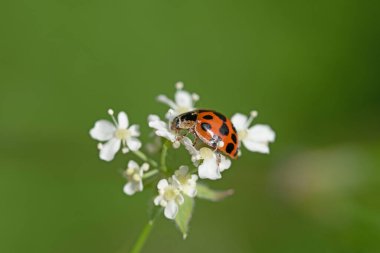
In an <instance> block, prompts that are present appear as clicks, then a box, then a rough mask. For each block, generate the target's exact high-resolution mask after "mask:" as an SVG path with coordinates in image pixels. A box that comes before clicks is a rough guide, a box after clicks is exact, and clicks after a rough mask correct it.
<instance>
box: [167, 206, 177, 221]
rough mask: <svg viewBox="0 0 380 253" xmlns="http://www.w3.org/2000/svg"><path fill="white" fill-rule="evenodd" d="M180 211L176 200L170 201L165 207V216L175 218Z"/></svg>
mask: <svg viewBox="0 0 380 253" xmlns="http://www.w3.org/2000/svg"><path fill="white" fill-rule="evenodd" d="M177 213H178V205H177V203H175V201H169V202H168V204H167V205H166V207H165V211H164V214H165V217H166V218H168V219H171V220H173V219H174V218H175V216H176V215H177Z"/></svg>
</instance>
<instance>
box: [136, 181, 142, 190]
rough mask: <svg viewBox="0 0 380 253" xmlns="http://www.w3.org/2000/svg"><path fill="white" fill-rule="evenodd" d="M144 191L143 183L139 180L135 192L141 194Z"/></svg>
mask: <svg viewBox="0 0 380 253" xmlns="http://www.w3.org/2000/svg"><path fill="white" fill-rule="evenodd" d="M143 189H144V186H143V182H142V180H140V181H139V182H138V184H137V185H136V191H139V192H142V191H143Z"/></svg>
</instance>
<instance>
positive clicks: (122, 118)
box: [117, 112, 129, 129]
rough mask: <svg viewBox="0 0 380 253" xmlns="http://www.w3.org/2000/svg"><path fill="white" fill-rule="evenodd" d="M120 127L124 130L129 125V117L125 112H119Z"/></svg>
mask: <svg viewBox="0 0 380 253" xmlns="http://www.w3.org/2000/svg"><path fill="white" fill-rule="evenodd" d="M117 121H118V124H119V125H118V127H119V128H122V129H127V127H128V125H129V121H128V116H127V114H126V113H125V112H119V114H118V115H117Z"/></svg>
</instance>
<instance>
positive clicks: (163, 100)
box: [157, 95, 177, 109]
mask: <svg viewBox="0 0 380 253" xmlns="http://www.w3.org/2000/svg"><path fill="white" fill-rule="evenodd" d="M157 101H159V102H161V103H164V104H167V105H168V106H170V107H171V108H173V109H176V108H177V105H176V104H175V103H174V102H173V101H172V100H171V99H169V98H168V97H167V96H165V95H159V96H158V97H157Z"/></svg>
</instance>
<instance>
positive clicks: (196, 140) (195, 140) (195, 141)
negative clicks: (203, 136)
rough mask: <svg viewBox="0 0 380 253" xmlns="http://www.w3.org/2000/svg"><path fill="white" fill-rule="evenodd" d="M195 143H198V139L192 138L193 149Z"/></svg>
mask: <svg viewBox="0 0 380 253" xmlns="http://www.w3.org/2000/svg"><path fill="white" fill-rule="evenodd" d="M197 143H198V138H197V137H195V138H194V141H193V147H194V146H195V145H196V144H197Z"/></svg>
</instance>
